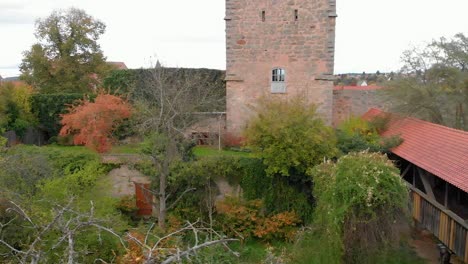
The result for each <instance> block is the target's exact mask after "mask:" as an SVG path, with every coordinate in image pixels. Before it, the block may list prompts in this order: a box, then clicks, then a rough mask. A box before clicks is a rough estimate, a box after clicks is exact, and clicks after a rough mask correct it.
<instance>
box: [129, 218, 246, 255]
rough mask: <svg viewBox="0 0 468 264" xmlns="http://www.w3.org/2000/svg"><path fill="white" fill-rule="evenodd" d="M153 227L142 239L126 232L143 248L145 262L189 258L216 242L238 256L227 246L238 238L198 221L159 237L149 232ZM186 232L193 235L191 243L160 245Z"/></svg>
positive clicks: (130, 238) (131, 239) (236, 253)
mask: <svg viewBox="0 0 468 264" xmlns="http://www.w3.org/2000/svg"><path fill="white" fill-rule="evenodd" d="M153 228H154V225H152V226H151V227H150V228H149V229H148V231H147V232H146V236H145V237H144V239H138V238H137V237H135V236H133V235H132V234H131V233H128V234H127V238H128V239H129V240H130V241H133V242H134V243H136V244H137V245H138V246H140V247H141V248H142V249H143V252H144V259H145V263H146V264H156V263H161V264H169V263H173V262H176V261H180V260H182V259H189V258H190V257H191V256H193V255H196V254H197V252H198V251H199V250H201V249H203V248H207V247H211V246H214V245H218V244H221V245H222V246H223V247H224V248H225V249H226V250H228V251H229V252H231V253H232V254H233V255H235V256H237V257H239V253H238V252H235V251H233V250H231V248H229V246H228V243H229V242H233V241H238V239H233V238H226V237H224V236H223V235H221V234H219V233H218V232H216V231H215V230H213V229H212V228H210V227H208V228H206V227H204V226H203V223H201V222H200V221H198V222H195V223H190V222H187V224H186V225H185V226H184V227H182V228H180V229H178V230H176V231H173V232H171V233H169V234H166V235H164V236H161V237H158V236H155V235H153V234H152V233H151V230H152V229H153ZM187 233H192V235H193V240H194V242H193V244H192V245H189V246H187V247H186V248H184V249H181V248H178V247H173V248H169V249H168V248H164V247H163V246H162V244H163V243H164V242H166V241H167V240H168V239H171V238H173V237H176V236H179V235H188V234H187ZM150 241H154V242H150Z"/></svg>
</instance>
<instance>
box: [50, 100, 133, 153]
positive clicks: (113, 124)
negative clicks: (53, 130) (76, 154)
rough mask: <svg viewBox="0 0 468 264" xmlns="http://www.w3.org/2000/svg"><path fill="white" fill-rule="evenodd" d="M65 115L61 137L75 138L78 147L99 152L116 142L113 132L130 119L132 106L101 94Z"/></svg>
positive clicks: (106, 149)
mask: <svg viewBox="0 0 468 264" xmlns="http://www.w3.org/2000/svg"><path fill="white" fill-rule="evenodd" d="M67 110H68V113H66V114H62V115H61V117H62V120H61V124H62V125H63V127H62V129H61V130H60V134H59V135H60V136H67V135H73V143H74V144H75V145H85V146H86V147H88V148H90V149H92V150H95V151H97V152H99V153H103V152H107V151H108V150H109V149H110V148H111V145H112V143H113V141H114V140H113V138H112V132H113V131H114V130H115V129H116V128H117V126H118V125H119V124H121V123H122V122H123V120H125V119H127V118H129V117H130V116H131V106H130V104H129V103H128V102H127V101H126V100H124V99H122V98H120V97H118V96H115V95H110V94H98V95H97V97H96V99H95V101H94V102H91V101H90V100H87V99H84V100H83V101H81V102H80V103H79V104H78V105H74V106H70V107H69V108H68V109H67Z"/></svg>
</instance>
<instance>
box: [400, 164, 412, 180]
mask: <svg viewBox="0 0 468 264" xmlns="http://www.w3.org/2000/svg"><path fill="white" fill-rule="evenodd" d="M410 168H411V163H410V164H408V166H407V167H406V169H405V170H404V171H403V173H402V174H401V177H402V178H403V177H405V176H406V174H407V173H408V171H409V169H410Z"/></svg>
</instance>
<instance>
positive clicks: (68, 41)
mask: <svg viewBox="0 0 468 264" xmlns="http://www.w3.org/2000/svg"><path fill="white" fill-rule="evenodd" d="M105 29H106V26H105V25H104V23H103V22H101V21H99V20H97V19H95V18H93V17H92V16H90V15H88V14H86V13H85V11H83V10H81V9H76V8H70V9H68V10H65V11H64V10H60V11H54V12H53V13H52V14H51V15H50V16H49V17H47V18H45V19H39V20H37V21H36V32H35V36H36V38H37V40H38V43H36V44H34V45H33V46H32V47H31V49H30V50H29V51H26V52H24V58H23V62H22V63H21V66H20V70H21V72H22V74H21V78H22V79H23V80H25V81H26V82H27V83H28V84H30V85H32V86H33V87H35V88H38V89H40V91H41V92H43V93H55V92H88V91H90V90H92V89H93V88H95V87H96V85H98V83H99V80H98V79H99V77H103V76H104V75H105V73H106V72H107V71H108V70H109V66H108V65H106V62H105V60H106V58H105V57H104V55H103V52H102V50H101V47H100V46H99V44H98V42H97V41H98V39H99V37H100V36H101V35H102V34H104V32H105Z"/></svg>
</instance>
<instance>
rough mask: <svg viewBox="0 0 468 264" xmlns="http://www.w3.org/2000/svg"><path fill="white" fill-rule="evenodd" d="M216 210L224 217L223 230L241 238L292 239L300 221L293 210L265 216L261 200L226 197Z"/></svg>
mask: <svg viewBox="0 0 468 264" xmlns="http://www.w3.org/2000/svg"><path fill="white" fill-rule="evenodd" d="M216 208H217V209H218V212H219V213H220V214H221V215H222V216H223V217H224V219H223V220H224V221H223V222H224V229H225V230H224V231H225V232H226V233H228V234H231V235H233V236H239V234H240V235H242V238H243V239H247V238H249V237H257V238H262V239H266V240H270V239H273V238H277V239H287V240H292V239H293V237H294V234H295V232H296V230H297V229H296V227H297V225H298V224H299V223H300V222H301V221H300V219H299V216H298V215H297V214H296V213H295V212H282V213H279V214H276V215H272V216H266V215H265V214H264V213H263V212H262V210H263V202H262V201H261V200H251V201H240V200H236V199H233V198H227V199H226V200H225V201H222V202H219V203H218V204H217V207H216Z"/></svg>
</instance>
